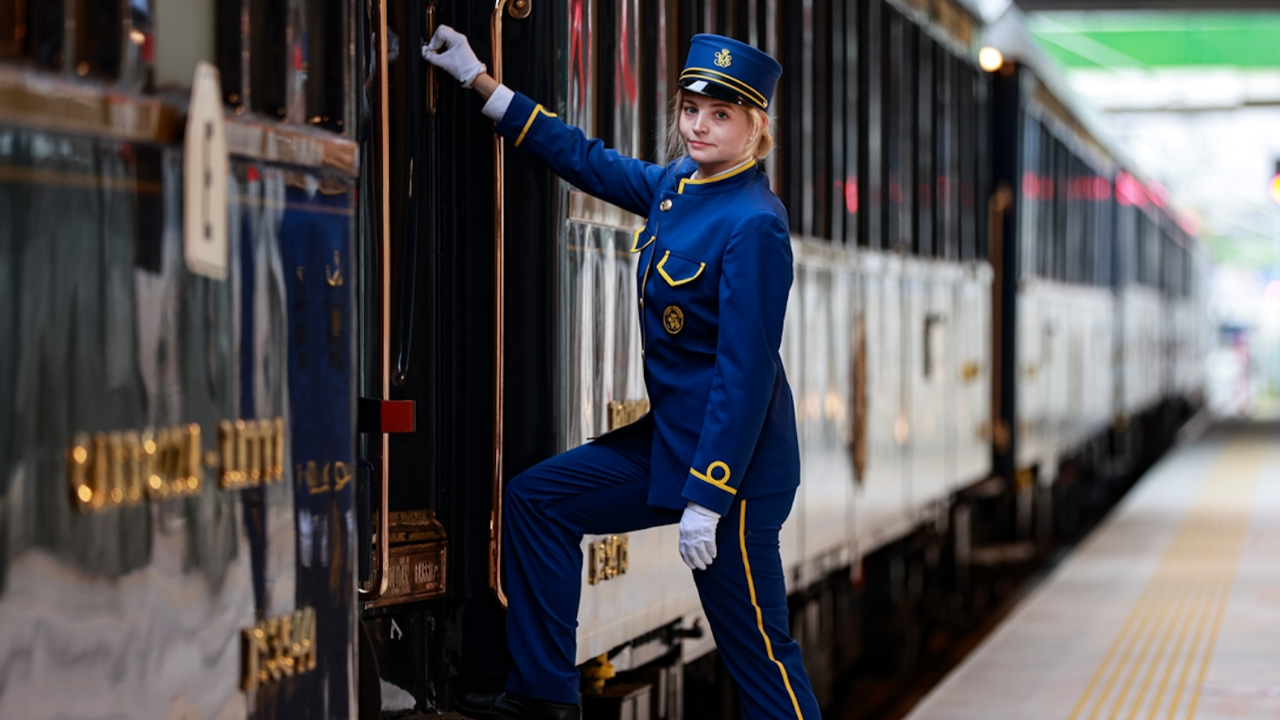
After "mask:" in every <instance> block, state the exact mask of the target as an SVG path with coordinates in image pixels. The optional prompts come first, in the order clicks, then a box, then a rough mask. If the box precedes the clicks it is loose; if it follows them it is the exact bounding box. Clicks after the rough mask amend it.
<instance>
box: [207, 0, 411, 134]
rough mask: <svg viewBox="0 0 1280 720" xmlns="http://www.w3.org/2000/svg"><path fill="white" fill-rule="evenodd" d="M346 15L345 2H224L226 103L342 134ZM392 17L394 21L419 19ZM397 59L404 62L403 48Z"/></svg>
mask: <svg viewBox="0 0 1280 720" xmlns="http://www.w3.org/2000/svg"><path fill="white" fill-rule="evenodd" d="M347 7H348V6H347V4H346V3H345V2H344V0H300V1H299V0H220V1H219V2H218V5H217V10H216V18H217V25H218V31H217V42H216V55H217V61H218V68H219V71H220V73H221V75H222V93H223V99H224V101H225V102H226V103H227V104H228V105H229V106H231V107H232V108H233V109H234V110H235V112H236V114H237V115H242V114H244V113H245V112H246V111H252V112H254V113H256V114H258V115H261V116H265V117H268V118H276V119H280V120H286V119H287V120H289V121H290V122H292V123H297V124H310V125H313V126H316V127H321V128H325V129H328V130H333V131H337V132H341V131H343V130H344V129H345V128H344V124H345V117H344V116H345V113H346V101H345V98H346V96H347V94H348V92H349V90H348V85H347V82H348V78H347V71H346V68H347V67H348V60H349V56H348V54H347V52H346V51H337V52H335V51H334V50H333V49H334V48H346V47H348V45H349V43H348V42H347V41H346V38H348V37H349V36H350V32H349V29H348V17H347V12H346V9H347ZM389 10H390V12H391V13H393V14H395V17H407V15H408V14H413V15H414V17H417V16H418V15H419V14H420V13H419V12H418V11H417V10H414V11H413V12H412V13H410V11H409V10H408V9H405V8H398V7H391V8H390V9H389ZM390 19H391V18H389V20H390ZM392 25H393V26H394V23H392ZM401 29H402V30H407V28H405V27H402V28H401ZM397 38H398V39H401V41H402V43H401V44H403V39H402V38H399V33H397ZM392 52H395V53H397V54H398V56H403V54H404V48H403V47H401V48H399V49H398V50H395V49H393V50H392ZM360 60H361V61H362V63H363V62H364V61H366V59H365V58H360Z"/></svg>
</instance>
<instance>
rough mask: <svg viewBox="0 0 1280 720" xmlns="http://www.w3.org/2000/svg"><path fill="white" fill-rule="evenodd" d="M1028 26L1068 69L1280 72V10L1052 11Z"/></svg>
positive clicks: (1032, 21) (1032, 19) (1051, 54)
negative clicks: (1191, 68) (1199, 69)
mask: <svg viewBox="0 0 1280 720" xmlns="http://www.w3.org/2000/svg"><path fill="white" fill-rule="evenodd" d="M1030 1H1034V2H1039V0H1030ZM1023 4H1027V3H1025V2H1024V3H1023ZM1278 7H1280V4H1278ZM1028 25H1029V27H1030V30H1031V32H1032V34H1033V35H1035V37H1036V39H1037V40H1039V41H1040V43H1041V44H1042V45H1043V46H1044V48H1045V50H1046V51H1047V52H1048V53H1049V54H1050V56H1052V57H1053V58H1054V60H1056V61H1057V62H1059V63H1060V64H1062V65H1063V66H1065V67H1066V68H1068V69H1099V68H1106V69H1125V68H1131V69H1143V70H1149V69H1155V68H1170V67H1199V68H1212V67H1231V68H1237V69H1242V70H1253V69H1256V70H1264V69H1265V70H1277V69H1280V42H1277V38H1278V37H1280V11H1271V12H1256V11H1248V12H1219V11H1216V10H1215V11H1214V12H1155V13H1151V12H1146V13H1139V12H1105V13H1102V12H1078V13H1077V12H1056V13H1053V14H1051V15H1042V14H1037V15H1033V16H1031V18H1030V22H1029V23H1028Z"/></svg>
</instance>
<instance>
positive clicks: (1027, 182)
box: [1022, 170, 1040, 198]
mask: <svg viewBox="0 0 1280 720" xmlns="http://www.w3.org/2000/svg"><path fill="white" fill-rule="evenodd" d="M1022 195H1023V196H1024V197H1029V198H1038V197H1040V178H1038V177H1036V174H1035V173H1033V172H1031V171H1030V170H1028V171H1026V172H1025V173H1023V175H1022Z"/></svg>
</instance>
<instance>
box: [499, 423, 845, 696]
mask: <svg viewBox="0 0 1280 720" xmlns="http://www.w3.org/2000/svg"><path fill="white" fill-rule="evenodd" d="M652 427H653V426H652V423H651V422H650V421H649V418H648V417H645V418H644V419H642V420H640V421H639V422H637V423H635V424H634V425H632V426H628V427H626V428H623V429H622V430H619V431H616V432H613V433H610V434H608V435H605V436H603V437H601V438H598V439H597V440H595V441H593V442H590V443H587V444H586V445H583V446H581V447H578V448H576V449H574V450H570V451H569V452H566V453H563V454H561V455H558V456H556V457H553V458H551V459H549V460H547V461H545V462H543V463H540V464H538V465H535V466H534V467H532V468H529V469H528V470H526V471H525V472H523V473H521V474H520V475H518V476H516V477H515V478H514V479H512V480H511V482H509V483H508V484H507V487H506V493H505V495H504V511H503V523H504V526H505V527H504V530H503V552H504V553H505V556H506V557H505V560H504V563H503V564H504V566H505V571H506V592H507V597H508V598H509V601H510V606H509V610H508V614H507V642H508V645H509V647H510V650H511V657H512V660H513V661H514V667H513V669H512V671H511V674H510V676H509V677H508V679H507V685H506V688H507V690H508V691H510V692H513V693H516V694H518V695H523V696H526V697H532V698H538V699H541V700H549V701H552V702H560V703H576V702H578V684H579V678H578V671H577V668H576V667H575V665H574V660H575V655H576V629H577V625H578V622H577V617H578V602H579V598H580V596H581V593H582V549H581V544H582V537H583V535H584V534H593V535H594V534H605V533H621V532H630V531H634V530H642V529H644V528H650V527H656V526H659V525H671V524H675V523H678V522H679V521H680V516H681V511H679V510H671V509H668V508H660V507H651V506H649V505H648V504H646V499H647V498H648V496H649V456H650V452H651V446H652V438H653V430H652ZM794 498H795V492H794V491H790V492H784V493H778V494H776V495H770V496H765V497H760V498H754V499H751V500H741V499H735V500H734V502H733V505H732V506H731V508H730V510H729V514H728V515H726V516H725V517H723V518H721V520H720V524H719V526H718V529H717V531H716V546H717V556H716V560H715V562H714V563H712V564H711V566H710V567H709V568H708V569H707V570H705V571H701V570H695V571H693V576H694V580H695V581H696V583H697V586H698V593H699V595H700V596H701V598H702V606H703V609H704V610H705V611H706V613H707V618H708V619H709V620H710V622H711V631H712V633H714V635H715V639H716V645H717V646H718V648H719V650H720V656H721V657H722V658H723V659H724V662H725V665H727V666H728V668H729V672H730V673H731V674H732V676H733V679H734V681H735V682H736V683H737V685H738V689H739V691H740V696H741V700H742V712H743V718H745V719H746V720H773V719H775V718H776V719H782V718H808V719H809V720H817V719H818V718H819V717H820V711H819V709H818V704H817V701H816V700H815V699H814V696H813V691H812V689H811V688H810V686H809V678H808V676H807V675H806V674H805V671H804V666H803V665H802V664H801V656H800V648H799V646H797V645H796V643H795V641H794V640H792V639H791V636H790V632H789V630H788V625H787V597H786V586H785V583H784V580H783V569H782V557H781V555H780V554H779V549H778V531H779V529H780V528H781V527H782V522H783V520H785V519H786V517H787V515H788V514H789V513H790V512H791V503H792V500H793V499H794ZM671 562H672V563H677V562H680V560H679V558H678V557H676V556H675V555H673V556H672V558H671Z"/></svg>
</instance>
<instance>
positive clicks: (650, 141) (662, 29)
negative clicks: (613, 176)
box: [639, 0, 683, 163]
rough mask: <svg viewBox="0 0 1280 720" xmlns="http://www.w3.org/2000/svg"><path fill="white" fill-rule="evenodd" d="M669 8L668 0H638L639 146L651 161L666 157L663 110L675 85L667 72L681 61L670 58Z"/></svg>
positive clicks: (656, 161) (666, 110) (643, 154)
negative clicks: (640, 62)
mask: <svg viewBox="0 0 1280 720" xmlns="http://www.w3.org/2000/svg"><path fill="white" fill-rule="evenodd" d="M671 12H672V8H671V2H670V0H663V1H662V2H646V3H640V16H641V21H640V28H639V29H640V34H639V37H640V52H641V55H642V56H643V57H644V58H645V62H644V67H642V68H641V69H640V73H639V75H640V77H639V82H640V118H641V122H642V127H641V130H640V147H641V153H642V157H643V158H644V159H645V160H648V161H649V162H653V163H658V162H663V161H664V160H665V159H666V158H665V156H664V154H665V152H666V146H667V113H668V112H670V105H671V97H672V91H673V90H674V88H675V84H674V81H673V80H672V78H671V74H672V72H673V68H674V67H680V66H681V65H682V64H683V63H674V64H673V62H672V58H671V46H670V42H669V39H670V36H671V33H670V30H671V29H672V28H674V27H675V23H674V22H673V21H672V14H671Z"/></svg>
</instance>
